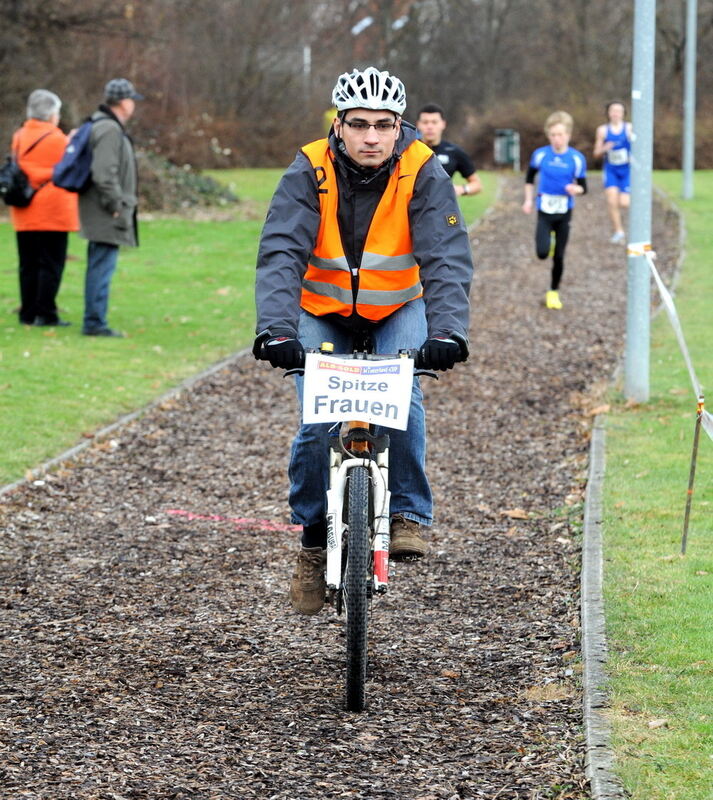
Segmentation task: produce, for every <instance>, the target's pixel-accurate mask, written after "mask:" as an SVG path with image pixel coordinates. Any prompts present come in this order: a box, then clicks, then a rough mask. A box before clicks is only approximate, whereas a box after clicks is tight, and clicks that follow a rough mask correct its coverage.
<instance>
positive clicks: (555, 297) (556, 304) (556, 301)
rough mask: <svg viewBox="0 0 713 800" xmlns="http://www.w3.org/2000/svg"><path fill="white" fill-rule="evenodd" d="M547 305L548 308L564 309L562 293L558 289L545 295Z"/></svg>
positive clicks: (551, 290)
mask: <svg viewBox="0 0 713 800" xmlns="http://www.w3.org/2000/svg"><path fill="white" fill-rule="evenodd" d="M545 305H546V306H547V308H562V301H561V300H560V293H559V292H558V291H557V290H556V289H550V291H549V292H547V294H546V295H545Z"/></svg>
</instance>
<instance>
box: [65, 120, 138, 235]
mask: <svg viewBox="0 0 713 800" xmlns="http://www.w3.org/2000/svg"><path fill="white" fill-rule="evenodd" d="M92 120H93V121H94V124H93V125H92V133H91V139H90V141H91V146H92V184H91V186H90V187H89V189H87V191H86V192H83V193H82V194H80V195H79V220H80V225H81V230H80V235H81V236H83V237H84V238H85V239H89V240H90V241H92V242H103V243H105V244H116V245H121V244H123V245H129V246H130V247H136V246H137V244H138V228H137V221H136V206H137V203H138V199H137V182H138V181H137V173H136V156H135V155H134V147H133V145H132V143H131V139H130V138H129V137H128V135H127V134H126V132H125V131H124V128H123V126H122V125H121V123H120V122H119V121H118V119H117V118H116V117H115V116H114V115H113V114H112V113H111V112H110V111H109V110H108V109H107V108H105V107H104V106H101V107H100V108H99V110H98V111H95V112H94V114H92ZM117 211H118V212H119V214H118V216H116V217H115V216H114V214H115V212H117Z"/></svg>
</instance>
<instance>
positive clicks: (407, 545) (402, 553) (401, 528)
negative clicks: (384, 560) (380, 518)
mask: <svg viewBox="0 0 713 800" xmlns="http://www.w3.org/2000/svg"><path fill="white" fill-rule="evenodd" d="M427 552H428V544H427V543H426V541H425V540H424V538H423V537H422V536H421V526H420V525H419V524H418V522H414V521H413V520H412V519H406V517H404V516H402V515H401V514H394V516H393V517H392V518H391V544H390V545H389V558H390V559H392V560H393V561H418V560H419V559H421V558H423V557H424V556H425V555H426V553H427Z"/></svg>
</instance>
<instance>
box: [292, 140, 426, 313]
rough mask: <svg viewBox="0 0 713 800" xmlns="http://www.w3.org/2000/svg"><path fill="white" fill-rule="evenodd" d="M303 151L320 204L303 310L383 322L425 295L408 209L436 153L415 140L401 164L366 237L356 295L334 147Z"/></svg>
mask: <svg viewBox="0 0 713 800" xmlns="http://www.w3.org/2000/svg"><path fill="white" fill-rule="evenodd" d="M302 152H303V153H304V154H305V155H306V156H307V158H308V159H309V160H310V163H311V164H312V166H313V167H314V170H315V175H316V176H317V183H318V186H319V206H320V225H319V232H318V234H317V241H316V243H315V247H314V251H313V253H312V255H311V256H310V259H309V263H308V264H307V271H306V272H305V276H304V279H303V281H302V300H301V305H302V308H304V309H305V310H306V311H309V312H310V313H312V314H315V315H316V316H323V315H324V314H341V315H342V316H347V317H348V316H350V315H351V314H352V313H354V312H356V313H357V314H358V315H359V316H361V317H364V318H365V319H369V320H373V321H378V320H381V319H384V318H385V317H388V316H389V314H392V313H393V312H394V311H396V309H397V308H400V307H401V306H402V305H404V304H405V303H408V302H409V301H410V300H415V299H416V298H417V297H421V295H422V294H423V287H422V286H421V281H420V279H419V267H418V264H417V263H416V260H415V259H414V257H413V244H412V241H411V231H410V228H409V218H408V206H409V202H410V201H411V197H412V196H413V187H414V184H415V183H416V177H417V176H418V173H419V170H420V169H421V167H422V166H423V165H424V164H425V163H426V161H428V159H429V158H431V156H432V155H433V153H432V151H431V149H430V148H429V147H426V145H424V144H423V142H420V141H415V142H412V143H411V144H410V145H409V147H407V148H406V150H405V151H404V153H403V155H402V156H401V159H400V160H399V161H398V162H397V164H396V167H395V169H394V172H393V174H392V175H391V176H390V178H389V182H388V183H387V185H386V189H385V190H384V193H383V195H382V197H381V199H380V200H379V204H378V205H377V207H376V211H375V212H374V216H373V218H372V221H371V225H370V226H369V231H368V232H367V235H366V240H365V242H364V253H363V255H362V258H361V262H360V264H359V265H358V272H357V276H356V282H357V290H356V297H355V296H354V290H353V285H352V274H351V270H350V268H349V264H348V262H347V259H346V256H345V255H344V246H343V245H342V239H341V235H340V233H339V223H338V221H337V207H338V204H339V190H338V187H337V176H336V171H335V169H334V164H333V161H332V158H333V156H332V153H331V151H330V149H329V144H328V142H327V140H326V139H319V140H318V141H316V142H312V143H311V144H308V145H306V146H305V147H304V148H303V149H302Z"/></svg>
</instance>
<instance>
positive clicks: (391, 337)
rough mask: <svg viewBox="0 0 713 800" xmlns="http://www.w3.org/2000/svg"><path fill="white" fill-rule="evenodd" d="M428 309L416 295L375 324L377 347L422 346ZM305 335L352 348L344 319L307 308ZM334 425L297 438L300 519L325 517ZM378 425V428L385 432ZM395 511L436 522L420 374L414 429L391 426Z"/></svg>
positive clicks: (295, 496) (293, 502) (293, 463)
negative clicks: (427, 467)
mask: <svg viewBox="0 0 713 800" xmlns="http://www.w3.org/2000/svg"><path fill="white" fill-rule="evenodd" d="M426 332H427V326H426V311H425V305H424V302H423V300H422V299H421V298H419V299H417V300H412V301H411V302H410V303H407V304H406V305H405V306H401V308H399V309H398V310H397V311H395V312H394V313H393V314H391V316H390V317H387V318H386V319H385V320H384V321H383V322H382V323H380V324H379V325H378V326H377V327H375V328H374V329H373V334H372V338H373V341H374V349H375V352H377V353H397V352H398V351H399V350H402V349H406V348H409V349H410V348H416V347H420V346H421V345H422V344H423V342H424V341H425V339H426ZM299 338H300V341H301V342H302V344H303V345H304V346H305V347H319V346H320V344H321V343H322V342H332V343H333V344H334V352H335V353H349V352H351V351H352V347H351V341H352V337H351V334H350V333H349V331H347V330H345V329H344V328H342V327H341V326H340V325H339V324H338V323H335V322H332V321H330V320H326V319H324V318H323V317H315V316H313V315H312V314H308V313H307V312H306V311H302V312H301V314H300V322H299ZM302 386H303V379H302V377H301V376H298V377H297V378H296V388H297V397H298V401H299V403H300V409H301V408H302ZM332 427H333V425H332V424H331V423H324V424H320V425H301V426H300V429H299V431H298V433H297V436H296V437H295V440H294V442H293V443H292V456H291V459H290V465H289V470H288V474H289V478H290V507H291V508H292V522H293V523H295V524H296V525H314V524H315V523H317V522H319V521H321V520H322V519H324V516H325V513H326V498H325V493H326V491H327V488H328V483H329V455H328V447H329V430H330V428H332ZM379 432H380V431H379V429H378V428H377V433H379ZM384 432H386V433H388V435H389V437H390V440H391V446H390V450H389V464H390V467H391V469H390V470H389V489H390V490H391V508H390V513H391V514H392V515H393V514H403V516H404V517H407V518H408V519H412V520H415V521H416V522H420V523H421V524H423V525H430V524H431V522H432V521H433V498H432V496H431V487H430V486H429V485H428V479H427V478H426V470H425V465H426V416H425V412H424V409H423V393H422V391H421V386H420V384H419V380H418V378H414V381H413V391H412V392H411V408H410V411H409V420H408V430H405V431H398V430H394V429H388V430H385V431H384Z"/></svg>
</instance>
